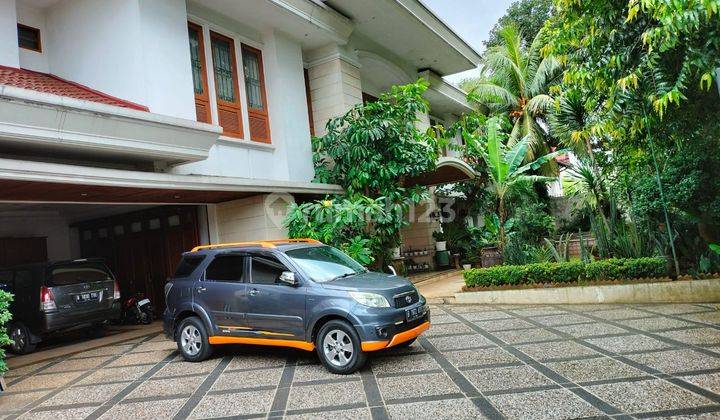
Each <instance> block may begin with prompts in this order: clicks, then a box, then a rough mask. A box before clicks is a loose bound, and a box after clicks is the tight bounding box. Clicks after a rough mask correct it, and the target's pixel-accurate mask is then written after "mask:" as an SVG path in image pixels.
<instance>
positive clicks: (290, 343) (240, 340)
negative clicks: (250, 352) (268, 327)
mask: <svg viewBox="0 0 720 420" xmlns="http://www.w3.org/2000/svg"><path fill="white" fill-rule="evenodd" d="M208 342H209V343H210V344H213V345H215V344H254V345H257V346H277V347H293V348H296V349H300V350H306V351H313V350H315V344H313V343H308V342H306V341H298V340H279V339H273V338H254V337H224V336H218V335H215V336H212V337H208Z"/></svg>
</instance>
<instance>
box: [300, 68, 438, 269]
mask: <svg viewBox="0 0 720 420" xmlns="http://www.w3.org/2000/svg"><path fill="white" fill-rule="evenodd" d="M427 88H428V84H427V82H426V81H424V80H419V81H417V82H416V83H412V84H409V85H405V86H393V87H392V88H391V90H390V92H388V93H384V94H382V95H380V98H379V99H378V100H377V101H374V102H370V103H366V104H360V105H357V106H355V107H353V108H352V109H351V110H350V111H348V112H347V113H346V114H344V115H342V116H340V117H337V118H333V119H331V120H330V121H328V123H327V125H326V128H327V134H325V135H324V136H322V137H315V138H313V158H314V162H315V174H316V177H315V179H316V181H318V182H328V183H334V184H339V185H341V186H342V187H343V188H344V189H345V194H344V195H341V196H336V197H327V198H326V199H325V200H322V201H317V202H313V203H305V204H301V205H296V206H292V207H291V211H290V213H289V215H288V218H287V219H286V225H287V226H288V228H289V231H290V235H291V236H293V237H301V236H310V237H313V238H316V239H320V240H323V241H326V242H329V243H331V244H333V245H337V246H340V247H342V248H343V249H345V250H347V251H349V252H350V254H352V255H353V256H355V257H357V258H358V259H359V260H361V261H362V262H365V263H368V262H369V261H373V260H374V261H375V263H376V265H377V266H379V267H382V266H383V263H384V260H385V258H386V257H387V254H388V252H389V250H390V249H392V248H393V247H395V246H397V245H398V244H399V240H400V235H399V234H400V229H401V228H402V227H403V226H405V225H407V223H408V221H407V220H406V217H405V216H406V215H407V212H408V210H409V206H410V205H414V204H418V203H419V202H420V201H421V200H422V199H424V198H426V197H427V196H428V191H427V188H426V187H423V186H417V185H415V186H413V185H406V184H407V182H406V180H408V179H410V178H412V177H415V176H418V175H421V174H423V173H426V172H429V171H432V170H433V169H434V168H435V164H436V161H437V159H438V156H439V151H440V145H439V144H438V139H437V138H436V137H435V136H431V135H429V134H428V132H426V131H424V130H420V129H419V128H418V123H419V115H420V114H424V113H427V112H428V109H429V108H428V103H427V101H426V100H425V99H424V98H423V97H422V95H423V93H424V92H425V90H426V89H427Z"/></svg>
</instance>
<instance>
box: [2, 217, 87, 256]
mask: <svg viewBox="0 0 720 420" xmlns="http://www.w3.org/2000/svg"><path fill="white" fill-rule="evenodd" d="M0 237H4V238H12V237H18V238H20V237H22V238H27V237H46V238H47V254H48V259H49V260H51V261H52V260H67V259H71V258H77V257H79V256H80V255H79V253H77V254H74V253H73V252H72V250H73V247H72V241H71V235H70V228H69V227H68V222H67V220H65V218H63V217H61V216H60V215H58V214H57V213H56V212H52V211H37V212H28V211H23V212H5V213H0Z"/></svg>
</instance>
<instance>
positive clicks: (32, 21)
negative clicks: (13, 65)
mask: <svg viewBox="0 0 720 420" xmlns="http://www.w3.org/2000/svg"><path fill="white" fill-rule="evenodd" d="M17 21H18V23H22V24H23V25H27V26H31V27H33V28H37V29H39V30H40V46H41V49H42V52H37V51H32V50H27V49H25V48H19V49H18V52H19V59H20V67H22V68H24V69H30V70H35V71H39V72H43V73H47V72H49V67H48V54H47V52H46V50H45V48H46V42H45V37H46V35H47V25H46V23H45V13H44V12H43V11H42V10H40V9H37V8H34V7H32V6H30V5H27V4H25V3H23V2H18V3H17ZM15 36H16V38H17V34H16V35H15Z"/></svg>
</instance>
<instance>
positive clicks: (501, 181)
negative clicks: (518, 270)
mask: <svg viewBox="0 0 720 420" xmlns="http://www.w3.org/2000/svg"><path fill="white" fill-rule="evenodd" d="M500 128H501V126H500V120H499V119H498V118H497V117H493V118H491V119H490V120H488V122H487V141H485V142H484V143H480V144H476V145H474V146H473V147H477V148H479V149H480V150H481V151H482V152H481V157H482V159H483V161H484V163H485V171H486V173H487V175H488V179H489V185H490V188H491V190H492V191H493V192H494V193H495V196H496V198H497V214H498V219H499V220H498V229H499V231H498V237H499V248H500V251H501V252H502V250H503V248H504V246H505V239H506V238H505V225H506V223H505V219H506V216H507V213H506V209H505V200H506V198H507V196H508V194H509V193H510V192H511V191H512V190H513V189H514V188H516V187H518V186H519V185H522V184H528V183H535V182H550V181H552V180H554V179H555V178H552V177H544V176H538V175H531V174H530V173H529V172H531V171H534V170H537V169H538V168H540V166H541V165H543V164H545V163H547V162H548V161H550V160H552V159H553V158H555V157H556V156H557V155H559V154H562V153H565V152H566V151H565V150H558V151H555V152H553V153H548V154H545V155H542V156H539V157H538V158H536V159H534V160H533V161H531V162H530V163H527V164H525V165H523V161H524V160H525V156H526V154H527V151H528V148H529V147H530V138H529V136H526V137H525V138H523V139H522V140H520V141H518V142H516V143H515V144H514V145H512V146H508V145H506V144H504V143H503V141H502V137H504V135H503V133H502V132H501V131H500ZM465 137H466V141H467V142H469V143H478V139H477V138H474V137H473V136H469V135H466V136H465Z"/></svg>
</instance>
